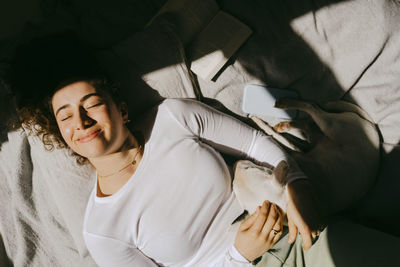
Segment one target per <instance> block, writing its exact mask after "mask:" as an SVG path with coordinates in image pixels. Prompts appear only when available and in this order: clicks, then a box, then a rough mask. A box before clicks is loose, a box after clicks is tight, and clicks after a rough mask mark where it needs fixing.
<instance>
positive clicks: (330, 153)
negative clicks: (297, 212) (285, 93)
mask: <svg viewBox="0 0 400 267" xmlns="http://www.w3.org/2000/svg"><path fill="white" fill-rule="evenodd" d="M275 107H277V108H281V109H296V110H299V111H302V112H304V113H303V114H305V115H306V118H303V119H295V120H292V121H283V122H280V123H278V124H276V125H275V126H273V127H271V126H270V125H268V124H267V123H266V122H264V121H262V120H261V119H260V118H258V117H255V116H254V117H251V119H252V120H253V121H254V122H255V123H256V124H257V125H258V127H259V128H260V129H261V130H263V131H264V132H265V133H266V134H267V135H270V136H271V137H273V138H274V139H275V140H276V141H277V142H278V143H279V144H281V145H282V146H283V147H285V148H286V149H287V150H288V153H289V154H290V155H291V156H292V158H293V159H294V160H295V161H296V162H297V164H298V165H299V167H300V169H301V170H302V171H303V172H304V173H305V174H306V176H307V177H308V179H309V182H310V183H311V185H312V190H313V191H314V193H315V194H316V197H317V201H319V205H320V207H323V214H322V216H330V215H333V214H335V213H337V212H339V211H342V210H344V209H346V208H349V207H351V206H352V205H353V204H354V203H356V202H357V201H358V200H359V199H360V198H361V197H362V196H364V195H365V193H366V192H367V191H368V190H369V189H370V188H371V187H372V185H373V184H374V181H375V178H376V176H377V172H378V167H379V160H380V136H379V133H378V130H377V128H376V126H375V124H374V123H373V122H372V120H371V119H370V117H369V116H368V114H366V113H365V112H364V111H363V110H362V109H361V108H359V107H358V106H356V105H354V104H351V103H348V102H344V101H337V102H329V103H326V104H325V105H323V108H321V107H320V106H318V105H317V104H315V103H312V102H308V101H303V100H296V99H280V100H278V101H277V102H276V103H275ZM299 137H300V138H299ZM286 167H287V166H286ZM286 167H285V163H284V162H282V164H281V163H280V164H279V165H278V166H277V167H276V168H275V169H274V168H268V167H264V166H258V165H256V164H254V163H252V162H250V161H238V162H237V163H236V164H235V166H234V180H233V190H234V192H235V194H236V197H237V198H238V200H239V202H240V203H241V205H242V207H243V208H244V209H245V210H247V211H248V212H250V213H252V212H254V211H255V210H256V208H257V206H258V205H260V203H262V201H264V200H265V199H267V200H269V201H271V202H274V203H276V204H278V206H280V207H281V208H282V209H283V210H285V208H286V204H287V201H288V192H287V188H286V187H285V184H284V178H285V176H286V172H285V168H286ZM297 204H298V205H301V203H297ZM297 204H296V205H297Z"/></svg>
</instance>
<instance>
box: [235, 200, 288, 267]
mask: <svg viewBox="0 0 400 267" xmlns="http://www.w3.org/2000/svg"><path fill="white" fill-rule="evenodd" d="M282 228H283V227H282V212H281V211H280V209H279V207H277V206H276V205H275V204H273V203H270V202H268V201H264V203H263V204H262V206H259V207H258V209H257V210H256V212H254V213H253V214H252V215H251V216H250V217H249V218H247V219H246V220H245V221H243V222H242V223H241V224H240V227H239V230H238V232H237V234H236V239H235V248H236V249H237V250H238V251H239V252H240V254H241V255H242V256H243V257H245V258H246V259H247V260H248V261H253V260H255V259H257V258H258V257H260V256H262V255H263V254H264V253H265V252H266V251H267V250H269V249H270V248H271V247H272V246H273V245H274V244H275V243H276V242H277V241H278V240H279V238H280V236H281V235H282Z"/></svg>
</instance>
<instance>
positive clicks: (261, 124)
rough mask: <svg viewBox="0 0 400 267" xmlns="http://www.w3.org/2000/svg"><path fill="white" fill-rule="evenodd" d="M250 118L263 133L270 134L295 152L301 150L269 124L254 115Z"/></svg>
mask: <svg viewBox="0 0 400 267" xmlns="http://www.w3.org/2000/svg"><path fill="white" fill-rule="evenodd" d="M251 119H252V120H253V121H254V122H255V123H256V124H257V126H258V127H260V129H261V130H263V131H264V133H266V134H267V135H270V136H272V138H274V139H275V140H276V141H277V142H278V143H280V144H281V145H284V146H286V147H287V148H289V149H291V150H293V151H297V152H300V151H301V149H300V148H299V147H298V146H296V145H294V144H293V143H292V142H290V141H289V140H288V139H287V138H286V137H284V136H283V135H281V134H280V133H277V132H275V131H274V129H273V128H272V127H271V126H269V125H268V124H267V123H265V122H264V121H263V120H261V119H260V118H258V117H256V116H252V117H251Z"/></svg>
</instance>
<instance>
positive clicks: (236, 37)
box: [186, 10, 252, 80]
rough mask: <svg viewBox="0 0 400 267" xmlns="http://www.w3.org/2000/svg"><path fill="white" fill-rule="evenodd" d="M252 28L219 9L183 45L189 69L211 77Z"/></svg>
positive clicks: (201, 75) (205, 77)
mask: <svg viewBox="0 0 400 267" xmlns="http://www.w3.org/2000/svg"><path fill="white" fill-rule="evenodd" d="M251 33H252V31H251V29H250V28H249V27H248V26H247V25H245V24H243V23H242V22H241V21H239V20H238V19H236V18H235V17H233V16H231V15H230V14H228V13H226V12H224V11H222V10H220V11H218V13H217V14H216V15H215V17H214V18H213V19H212V20H211V21H210V23H209V24H208V25H207V26H206V27H205V28H204V29H203V30H202V31H201V32H200V34H198V35H197V36H196V37H195V38H194V40H193V41H192V42H191V44H190V45H189V47H188V48H187V49H186V50H187V51H186V53H187V55H188V58H189V60H190V61H191V66H190V69H191V70H192V71H193V72H194V73H195V74H196V75H197V76H199V77H201V78H203V79H205V80H211V79H212V78H213V77H214V76H215V75H216V74H217V73H218V72H219V71H220V70H221V68H222V67H223V66H224V65H225V64H226V63H227V61H228V60H229V58H230V57H231V56H233V54H234V53H235V52H236V51H237V50H238V49H239V48H240V47H241V46H242V44H243V43H244V42H245V41H246V40H247V39H248V38H249V36H250V35H251Z"/></svg>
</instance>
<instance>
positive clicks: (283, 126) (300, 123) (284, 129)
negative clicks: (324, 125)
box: [274, 120, 312, 144]
mask: <svg viewBox="0 0 400 267" xmlns="http://www.w3.org/2000/svg"><path fill="white" fill-rule="evenodd" d="M293 129H297V130H299V131H300V132H301V135H302V137H304V139H305V141H307V143H309V144H311V143H312V131H311V129H310V122H307V121H305V120H295V121H282V122H280V123H278V124H276V125H275V126H274V130H275V132H277V133H288V132H289V131H290V130H293Z"/></svg>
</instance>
